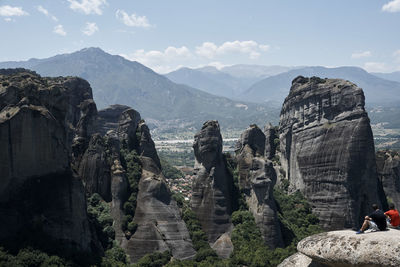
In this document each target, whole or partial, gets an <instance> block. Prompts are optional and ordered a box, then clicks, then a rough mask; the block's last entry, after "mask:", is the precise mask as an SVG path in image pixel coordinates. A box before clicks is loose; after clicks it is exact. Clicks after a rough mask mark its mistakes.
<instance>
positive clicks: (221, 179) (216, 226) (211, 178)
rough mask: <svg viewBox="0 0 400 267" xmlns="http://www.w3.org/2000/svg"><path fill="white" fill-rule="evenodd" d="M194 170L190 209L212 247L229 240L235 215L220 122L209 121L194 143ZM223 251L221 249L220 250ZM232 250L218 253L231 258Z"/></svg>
mask: <svg viewBox="0 0 400 267" xmlns="http://www.w3.org/2000/svg"><path fill="white" fill-rule="evenodd" d="M193 149H194V155H195V166H194V176H195V177H194V180H193V195H192V199H191V206H192V209H193V211H194V212H195V213H196V215H197V218H198V219H199V220H200V223H201V225H202V228H203V230H204V232H205V233H206V235H207V238H208V241H209V243H210V245H211V247H213V246H214V244H215V243H220V242H218V239H219V238H221V237H222V238H223V239H225V241H224V242H222V241H221V243H223V244H229V241H227V240H226V238H227V235H224V234H226V233H228V237H229V236H230V232H231V230H232V223H231V220H230V215H231V214H232V211H233V201H234V200H233V199H232V192H233V178H232V175H231V174H230V173H229V172H228V170H227V166H226V162H225V160H224V158H223V155H222V136H221V133H220V128H219V124H218V122H217V121H206V122H205V123H204V124H203V127H202V128H201V130H200V132H199V133H197V134H196V135H195V137H194V143H193ZM218 247H221V246H218ZM232 249H233V248H231V249H226V247H225V248H223V249H221V250H219V249H218V250H216V252H217V254H219V255H220V256H222V257H228V256H229V254H230V252H232Z"/></svg>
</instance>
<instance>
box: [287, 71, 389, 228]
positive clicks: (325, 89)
mask: <svg viewBox="0 0 400 267" xmlns="http://www.w3.org/2000/svg"><path fill="white" fill-rule="evenodd" d="M280 150H281V153H282V158H281V159H280V161H281V163H282V166H283V168H284V169H285V171H286V178H287V179H288V180H289V182H290V188H289V189H290V190H292V191H294V190H300V191H301V192H302V193H303V194H304V195H305V197H306V198H307V199H308V201H310V203H311V205H312V206H313V212H314V213H316V214H317V216H318V217H319V219H320V222H321V225H322V226H323V227H324V228H325V229H341V228H343V227H356V226H358V225H359V224H360V223H361V222H362V219H363V217H364V216H365V214H367V213H368V212H369V208H370V205H371V204H372V203H377V204H379V205H380V204H381V201H384V195H383V192H382V187H381V185H380V183H379V181H378V178H377V172H376V163H375V150H374V142H373V137H372V131H371V127H370V123H369V119H368V115H367V113H366V111H365V109H364V93H363V91H362V89H361V88H359V87H357V86H356V85H355V84H353V83H351V82H349V81H344V80H338V79H320V78H317V77H312V78H304V77H301V76H299V77H297V78H296V79H294V80H293V83H292V87H291V89H290V93H289V95H288V97H286V99H285V102H284V104H283V107H282V111H281V116H280Z"/></svg>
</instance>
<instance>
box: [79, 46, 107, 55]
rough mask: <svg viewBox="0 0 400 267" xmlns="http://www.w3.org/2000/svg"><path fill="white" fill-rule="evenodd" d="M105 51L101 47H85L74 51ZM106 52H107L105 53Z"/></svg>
mask: <svg viewBox="0 0 400 267" xmlns="http://www.w3.org/2000/svg"><path fill="white" fill-rule="evenodd" d="M87 52H89V53H106V52H105V51H104V50H103V49H101V48H100V47H86V48H83V49H81V50H79V51H77V52H75V53H87ZM106 54H107V53H106Z"/></svg>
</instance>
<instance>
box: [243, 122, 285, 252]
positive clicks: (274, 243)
mask: <svg viewBox="0 0 400 267" xmlns="http://www.w3.org/2000/svg"><path fill="white" fill-rule="evenodd" d="M265 141H266V137H265V135H264V133H263V131H262V130H261V129H260V128H258V127H257V126H256V125H251V126H250V127H249V128H248V129H246V130H245V131H244V132H243V133H242V134H241V136H240V139H239V141H238V143H237V150H236V153H237V161H238V167H239V184H240V189H241V190H242V191H243V192H244V194H245V198H246V202H247V204H248V206H249V210H250V211H251V213H252V214H253V216H254V218H255V221H256V223H257V226H258V227H259V228H260V230H261V233H262V236H263V238H264V241H265V243H266V244H267V245H268V246H269V247H271V248H276V247H279V246H283V239H282V234H281V229H280V226H279V221H278V216H277V212H276V205H275V200H274V198H273V187H274V185H275V183H276V173H275V170H274V168H273V166H272V162H271V161H269V160H267V159H266V158H265V157H264V151H265V145H266V142H265ZM267 143H268V142H267Z"/></svg>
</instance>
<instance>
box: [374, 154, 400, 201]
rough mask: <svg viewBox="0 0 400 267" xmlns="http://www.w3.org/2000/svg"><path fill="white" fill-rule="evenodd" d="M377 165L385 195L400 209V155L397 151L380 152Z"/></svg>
mask: <svg viewBox="0 0 400 267" xmlns="http://www.w3.org/2000/svg"><path fill="white" fill-rule="evenodd" d="M376 164H377V167H378V175H379V179H380V180H381V182H382V186H383V190H384V191H385V195H386V196H387V197H388V198H390V200H391V201H393V204H394V205H395V206H396V208H397V209H399V208H400V155H399V153H398V152H395V151H378V152H377V153H376Z"/></svg>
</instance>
